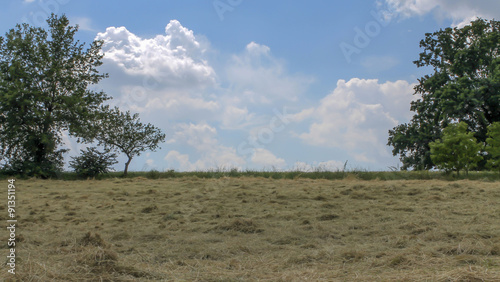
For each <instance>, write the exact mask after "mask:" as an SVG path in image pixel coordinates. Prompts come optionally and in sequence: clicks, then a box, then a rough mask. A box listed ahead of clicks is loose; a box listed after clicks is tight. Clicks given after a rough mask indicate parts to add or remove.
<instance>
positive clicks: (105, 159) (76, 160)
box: [69, 147, 118, 177]
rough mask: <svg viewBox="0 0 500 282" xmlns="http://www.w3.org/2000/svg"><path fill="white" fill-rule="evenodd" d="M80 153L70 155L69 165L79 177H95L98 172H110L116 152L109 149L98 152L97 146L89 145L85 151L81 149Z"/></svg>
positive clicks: (114, 162)
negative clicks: (75, 155) (78, 154)
mask: <svg viewBox="0 0 500 282" xmlns="http://www.w3.org/2000/svg"><path fill="white" fill-rule="evenodd" d="M80 152H81V155H80V156H78V157H71V158H72V159H73V160H72V161H70V162H69V166H70V167H71V168H73V169H74V171H75V172H76V174H77V175H78V176H81V177H96V176H98V175H100V174H105V173H108V172H110V170H111V169H110V167H111V166H112V165H114V164H116V163H118V162H117V161H116V154H113V153H110V151H109V150H106V151H104V152H99V151H98V150H97V148H95V147H90V148H87V149H86V151H83V150H81V151H80Z"/></svg>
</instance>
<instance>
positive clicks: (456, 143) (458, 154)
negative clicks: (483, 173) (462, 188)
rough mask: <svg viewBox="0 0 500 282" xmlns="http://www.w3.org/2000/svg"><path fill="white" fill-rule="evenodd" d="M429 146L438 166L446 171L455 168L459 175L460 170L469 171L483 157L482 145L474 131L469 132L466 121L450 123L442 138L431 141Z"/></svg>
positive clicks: (432, 157)
mask: <svg viewBox="0 0 500 282" xmlns="http://www.w3.org/2000/svg"><path fill="white" fill-rule="evenodd" d="M429 147H430V149H431V159H432V161H433V162H434V163H435V164H436V166H437V167H438V168H440V169H444V170H445V171H451V170H455V171H456V172H457V175H458V174H459V172H460V170H465V171H466V173H467V172H468V171H469V170H470V169H472V168H475V167H476V166H477V163H478V162H479V161H481V160H482V159H483V157H482V156H481V155H480V154H479V153H480V151H481V147H482V146H481V145H480V144H478V143H477V142H476V138H474V134H473V133H472V132H467V124H466V123H465V122H460V123H458V124H450V125H449V126H448V127H446V128H445V129H444V130H443V137H442V138H441V140H437V141H435V142H430V143H429Z"/></svg>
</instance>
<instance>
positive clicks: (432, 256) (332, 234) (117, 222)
mask: <svg viewBox="0 0 500 282" xmlns="http://www.w3.org/2000/svg"><path fill="white" fill-rule="evenodd" d="M3 182H4V186H5V189H4V190H3V191H4V193H3V194H2V195H4V196H3V197H4V199H5V201H4V202H6V200H7V195H6V194H7V192H6V190H7V184H8V183H7V181H6V180H3ZM16 187H17V191H16V196H17V199H16V200H17V210H16V212H17V215H18V218H17V219H18V227H17V230H16V232H17V234H16V235H17V246H16V255H17V265H16V273H17V274H16V275H15V276H13V275H11V274H9V273H7V267H6V266H5V265H4V270H3V271H2V273H0V279H2V280H8V279H9V278H10V279H12V278H13V279H12V281H15V280H16V279H17V280H18V281H133V280H135V281H148V280H151V281H155V280H164V281H257V280H258V281H500V205H499V203H500V184H499V182H490V181H479V180H478V181H471V180H460V181H442V180H393V181H382V180H370V181H365V180H359V179H357V178H355V177H354V176H349V177H347V178H345V179H341V180H324V179H308V178H296V179H278V180H277V179H270V178H261V177H221V178H210V179H201V178H198V177H189V176H185V177H176V178H168V179H147V178H144V177H136V178H126V179H124V178H114V179H113V178H110V179H105V180H85V181H83V180H82V181H62V180H36V179H27V180H22V179H19V180H17V181H16ZM1 209H2V210H0V215H1V217H0V218H1V219H2V220H3V221H4V222H6V220H7V210H6V207H5V206H2V207H1ZM3 230H4V231H2V238H3V241H4V244H5V245H4V246H6V244H7V236H8V234H7V231H6V229H5V228H3ZM7 253H8V250H7V247H5V248H4V254H5V255H7ZM4 259H5V256H4Z"/></svg>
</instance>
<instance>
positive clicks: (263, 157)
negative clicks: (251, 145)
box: [251, 148, 286, 169]
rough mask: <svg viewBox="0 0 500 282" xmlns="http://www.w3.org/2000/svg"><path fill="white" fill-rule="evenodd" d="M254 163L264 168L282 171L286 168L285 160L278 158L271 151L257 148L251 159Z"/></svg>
mask: <svg viewBox="0 0 500 282" xmlns="http://www.w3.org/2000/svg"><path fill="white" fill-rule="evenodd" d="M251 160H252V162H253V163H254V164H256V165H259V166H261V167H264V168H277V169H282V168H284V167H285V166H286V162H285V160H284V159H281V158H278V157H276V156H275V155H274V154H273V153H272V152H271V151H269V150H266V149H264V148H257V149H255V151H254V154H253V155H252V158H251Z"/></svg>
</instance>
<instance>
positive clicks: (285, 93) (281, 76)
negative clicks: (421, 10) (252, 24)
mask: <svg viewBox="0 0 500 282" xmlns="http://www.w3.org/2000/svg"><path fill="white" fill-rule="evenodd" d="M226 76H227V79H228V81H229V82H230V84H231V86H230V90H229V91H230V92H231V95H234V96H237V97H239V98H240V100H241V101H242V102H246V103H257V104H269V103H271V102H273V101H276V100H288V101H296V100H297V98H298V97H299V96H300V95H301V94H302V93H303V92H304V91H305V90H306V88H307V86H308V85H309V84H310V83H311V82H312V81H313V79H312V78H310V77H305V76H302V75H290V74H288V73H287V72H286V69H285V66H284V63H283V62H281V61H280V60H277V59H276V58H274V57H273V56H272V55H271V49H270V48H269V47H268V46H265V45H261V44H257V43H255V42H251V43H249V44H248V45H247V46H246V48H245V51H244V52H243V54H240V55H233V56H232V59H231V62H230V64H229V65H228V66H227V68H226Z"/></svg>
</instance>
